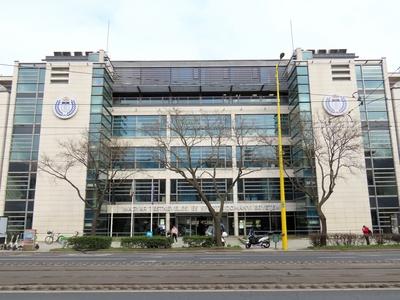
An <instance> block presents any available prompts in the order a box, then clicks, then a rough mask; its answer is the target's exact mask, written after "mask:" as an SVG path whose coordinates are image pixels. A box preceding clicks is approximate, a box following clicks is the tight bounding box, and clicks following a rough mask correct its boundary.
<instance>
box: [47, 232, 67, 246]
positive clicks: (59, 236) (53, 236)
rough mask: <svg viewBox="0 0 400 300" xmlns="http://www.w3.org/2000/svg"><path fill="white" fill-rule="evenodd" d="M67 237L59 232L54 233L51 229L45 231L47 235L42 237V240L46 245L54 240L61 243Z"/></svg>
mask: <svg viewBox="0 0 400 300" xmlns="http://www.w3.org/2000/svg"><path fill="white" fill-rule="evenodd" d="M66 239H67V238H66V237H65V236H63V235H62V234H61V233H55V232H53V231H47V236H46V237H45V239H44V242H45V243H46V244H47V245H51V244H53V243H54V242H56V243H59V244H63V243H64V241H65V240H66Z"/></svg>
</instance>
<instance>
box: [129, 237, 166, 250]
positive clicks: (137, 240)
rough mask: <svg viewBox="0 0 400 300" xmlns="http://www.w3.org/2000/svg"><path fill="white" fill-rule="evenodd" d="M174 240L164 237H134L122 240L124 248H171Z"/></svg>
mask: <svg viewBox="0 0 400 300" xmlns="http://www.w3.org/2000/svg"><path fill="white" fill-rule="evenodd" d="M172 243H173V239H172V238H170V237H164V236H153V237H145V236H134V237H125V238H122V239H121V247H123V248H171V245H172Z"/></svg>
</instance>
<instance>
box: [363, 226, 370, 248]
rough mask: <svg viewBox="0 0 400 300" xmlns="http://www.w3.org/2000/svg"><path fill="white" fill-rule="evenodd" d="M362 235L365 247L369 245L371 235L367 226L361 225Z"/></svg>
mask: <svg viewBox="0 0 400 300" xmlns="http://www.w3.org/2000/svg"><path fill="white" fill-rule="evenodd" d="M362 233H363V235H364V238H365V241H366V242H367V245H369V236H370V235H371V234H372V231H371V230H370V229H369V228H368V227H367V226H365V225H363V227H362Z"/></svg>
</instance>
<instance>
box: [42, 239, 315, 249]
mask: <svg viewBox="0 0 400 300" xmlns="http://www.w3.org/2000/svg"><path fill="white" fill-rule="evenodd" d="M241 239H242V238H238V237H235V236H228V237H227V238H226V242H227V245H230V246H228V247H234V248H237V247H238V246H239V247H241V248H243V249H245V246H244V244H243V242H242V241H241ZM242 240H243V239H242ZM309 246H310V243H309V240H308V238H296V237H294V238H289V240H288V250H293V251H296V250H305V249H307V247H309ZM111 247H112V248H119V247H120V243H119V242H118V241H113V243H112V245H111ZM183 247H185V244H184V243H183V238H182V237H179V238H178V242H176V243H174V244H172V248H183ZM57 248H62V246H61V244H59V243H53V244H51V245H48V244H46V243H44V242H39V250H37V252H49V251H50V250H51V249H57ZM251 249H254V250H256V249H261V248H260V247H257V246H255V247H254V246H253V247H252V248H251ZM263 250H264V251H265V249H263ZM270 250H275V243H273V242H272V241H271V247H270ZM276 250H282V242H281V241H280V242H278V243H277V245H276Z"/></svg>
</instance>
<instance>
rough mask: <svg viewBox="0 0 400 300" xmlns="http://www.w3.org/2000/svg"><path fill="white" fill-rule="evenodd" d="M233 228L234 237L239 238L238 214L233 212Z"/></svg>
mask: <svg viewBox="0 0 400 300" xmlns="http://www.w3.org/2000/svg"><path fill="white" fill-rule="evenodd" d="M233 228H234V234H235V236H239V213H238V212H237V211H235V212H233Z"/></svg>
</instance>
